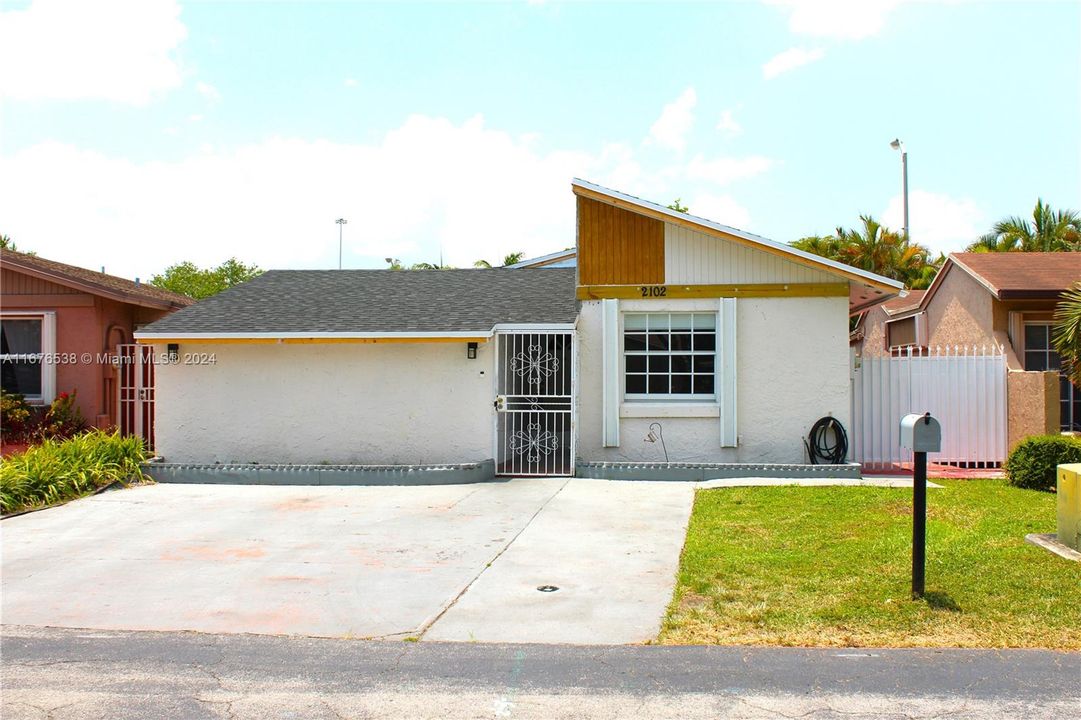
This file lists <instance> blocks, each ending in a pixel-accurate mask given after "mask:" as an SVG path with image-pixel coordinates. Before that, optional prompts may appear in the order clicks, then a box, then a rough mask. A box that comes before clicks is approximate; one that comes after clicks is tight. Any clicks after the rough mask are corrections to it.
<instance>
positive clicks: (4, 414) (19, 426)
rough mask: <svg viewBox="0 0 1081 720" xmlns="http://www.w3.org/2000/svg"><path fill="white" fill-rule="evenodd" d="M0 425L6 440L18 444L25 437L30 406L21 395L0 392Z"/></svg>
mask: <svg viewBox="0 0 1081 720" xmlns="http://www.w3.org/2000/svg"><path fill="white" fill-rule="evenodd" d="M0 424H2V425H3V429H4V435H5V436H7V439H9V440H12V441H15V442H18V441H20V440H22V439H23V437H25V435H26V433H27V430H28V426H29V424H30V406H29V405H28V404H27V403H26V399H25V398H23V396H22V395H19V394H18V393H9V392H4V391H3V390H0Z"/></svg>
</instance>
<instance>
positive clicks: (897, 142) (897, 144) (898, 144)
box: [890, 138, 909, 240]
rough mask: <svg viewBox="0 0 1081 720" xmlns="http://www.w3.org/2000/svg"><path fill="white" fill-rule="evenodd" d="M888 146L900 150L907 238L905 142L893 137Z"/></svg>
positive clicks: (902, 197) (906, 234) (906, 153)
mask: <svg viewBox="0 0 1081 720" xmlns="http://www.w3.org/2000/svg"><path fill="white" fill-rule="evenodd" d="M890 147H891V148H893V149H894V150H900V151H901V202H902V204H903V205H904V217H905V221H904V222H905V227H904V236H905V240H908V239H909V237H908V235H909V227H908V151H907V150H905V144H904V143H903V142H901V140H900V139H898V138H894V140H893V142H891V143H890Z"/></svg>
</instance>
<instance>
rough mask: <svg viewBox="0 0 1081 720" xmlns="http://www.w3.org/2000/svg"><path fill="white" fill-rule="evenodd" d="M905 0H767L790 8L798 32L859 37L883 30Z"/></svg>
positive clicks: (790, 22)
mask: <svg viewBox="0 0 1081 720" xmlns="http://www.w3.org/2000/svg"><path fill="white" fill-rule="evenodd" d="M902 1H903V0H764V2H765V3H766V4H767V5H777V6H780V7H782V8H784V9H786V10H787V11H788V12H789V16H788V29H789V30H791V31H792V32H793V33H795V34H797V35H810V36H814V37H830V38H843V39H848V40H859V39H862V38H867V37H871V36H873V35H877V34H878V33H879V32H881V30H882V28H883V27H884V26H885V24H886V18H887V17H888V16H889V14H890V13H891V12H892V11H893V10H894V8H896V7H897V6H898V5H900V4H901V3H902Z"/></svg>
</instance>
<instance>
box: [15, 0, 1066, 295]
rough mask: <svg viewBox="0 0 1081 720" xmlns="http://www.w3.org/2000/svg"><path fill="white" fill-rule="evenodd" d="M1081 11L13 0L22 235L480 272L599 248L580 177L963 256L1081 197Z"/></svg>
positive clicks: (779, 226)
mask: <svg viewBox="0 0 1081 720" xmlns="http://www.w3.org/2000/svg"><path fill="white" fill-rule="evenodd" d="M1079 37H1081V4H1078V3H1074V2H1046V3H1040V2H1013V3H1010V2H966V1H963V0H954V1H953V2H941V3H936V2H905V1H903V0H865V1H864V2H851V1H842V0H832V1H829V0H824V1H823V2H816V1H814V0H808V1H807V2H797V1H795V0H765V1H763V2H753V1H750V0H748V1H747V2H725V3H712V4H707V3H695V4H672V3H667V4H614V3H606V4H583V3H566V4H565V3H554V2H547V3H507V4H469V5H467V4H450V3H443V4H407V3H398V4H392V5H379V4H368V3H357V2H331V3H256V2H236V3H218V2H198V3H181V4H179V5H177V4H176V3H174V2H171V1H169V0H161V1H160V2H159V1H158V0H127V1H125V2H115V3H114V2H100V3H79V2H75V3H71V2H61V1H60V0H51V1H48V2H43V1H41V0H37V1H35V2H10V1H8V2H3V3H2V4H0V66H2V67H4V68H10V69H13V70H12V71H10V72H5V73H3V74H2V75H0V94H2V97H3V100H2V102H3V105H2V123H3V124H2V127H0V162H2V164H3V165H2V167H3V169H4V171H3V172H2V173H0V232H4V233H6V234H9V235H11V236H12V237H13V238H14V239H15V240H16V242H17V243H18V244H19V245H20V246H21V247H23V248H29V249H34V250H36V251H38V252H39V253H40V254H41V255H43V256H46V257H50V258H54V259H58V260H62V261H67V262H72V263H75V264H80V265H85V266H88V267H94V268H97V267H100V266H102V265H104V266H105V267H106V268H107V270H109V271H110V272H115V273H117V274H121V275H125V276H129V277H134V276H142V277H147V276H149V275H150V274H152V273H153V272H156V271H160V270H161V269H162V268H164V267H165V266H166V265H168V264H170V263H173V262H178V261H181V260H185V259H190V260H194V261H196V262H198V263H200V264H211V263H217V262H220V261H221V260H224V259H225V258H227V257H229V256H232V255H235V256H237V257H239V258H241V259H242V260H245V261H248V262H255V263H258V264H259V265H261V266H263V267H332V266H335V265H336V264H337V238H338V236H337V231H338V227H337V226H336V225H335V224H334V219H335V218H337V217H340V216H343V217H345V218H347V219H348V220H349V224H348V225H346V226H345V253H344V254H345V264H346V266H348V267H381V266H385V262H384V261H383V258H385V257H388V256H392V257H397V258H401V259H402V260H404V261H406V262H416V261H420V260H428V261H432V260H435V259H437V258H438V257H439V256H440V254H442V256H443V257H444V259H445V260H447V261H449V262H451V263H453V264H456V265H458V266H468V265H470V264H472V261H473V260H475V259H477V258H481V257H484V258H488V259H491V260H495V259H498V258H500V257H502V255H503V254H505V253H506V252H510V251H513V250H524V251H526V252H527V253H528V254H542V253H544V252H549V251H552V250H557V249H561V248H564V247H568V246H571V245H573V243H574V203H573V198H572V195H571V193H570V179H571V178H572V177H574V176H580V177H584V178H586V179H589V180H593V181H595V182H599V183H601V184H606V185H609V186H612V187H615V188H617V189H620V190H624V191H627V192H631V193H634V194H639V195H641V196H643V197H646V198H648V199H652V200H658V201H663V202H668V201H670V200H672V199H673V198H675V197H680V198H682V199H683V201H684V203H685V204H687V205H689V206H690V208H691V211H692V212H694V213H696V214H700V215H704V216H706V217H709V218H711V219H713V220H717V221H719V222H725V223H728V224H730V225H734V226H737V227H740V228H742V229H745V230H749V231H752V232H756V233H759V234H762V235H765V236H767V237H771V238H773V239H776V240H781V241H789V240H792V239H795V238H798V237H800V236H803V235H808V234H815V233H827V232H830V231H831V230H832V229H833V228H834V227H835V226H836V225H838V224H844V225H846V226H851V225H854V224H855V223H856V222H857V220H858V216H859V214H861V213H870V214H873V215H875V216H877V217H880V218H883V219H885V220H886V221H887V222H888V223H890V224H892V225H896V226H899V225H900V170H899V166H900V158H899V156H898V153H896V152H895V151H893V150H891V149H890V148H889V141H890V140H891V139H893V138H894V137H900V138H901V139H902V140H904V142H905V144H906V146H907V148H908V150H909V153H910V155H909V159H910V189H911V194H912V202H911V205H912V226H913V227H912V232H913V236H914V238H915V239H916V240H918V241H921V242H924V243H926V244H928V245H930V246H932V247H933V248H934V249H936V250H944V251H950V250H958V249H961V248H962V247H963V246H964V245H965V244H966V243H967V242H969V241H971V240H972V239H973V238H974V237H975V236H977V235H978V234H980V233H981V232H984V231H985V230H986V229H987V227H988V226H989V225H990V224H991V222H993V221H994V220H995V219H997V218H999V217H1001V216H1004V215H1008V214H1027V213H1029V212H1030V211H1031V208H1032V205H1033V204H1034V202H1035V200H1036V197H1037V196H1042V197H1044V198H1045V199H1046V200H1049V201H1050V202H1051V203H1052V204H1054V205H1055V206H1060V207H1072V208H1075V209H1081V133H1079V128H1081V71H1079V68H1081V49H1079V43H1078V39H1079Z"/></svg>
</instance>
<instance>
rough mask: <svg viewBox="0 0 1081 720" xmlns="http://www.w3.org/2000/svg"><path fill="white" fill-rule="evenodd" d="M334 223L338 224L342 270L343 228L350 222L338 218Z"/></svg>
mask: <svg viewBox="0 0 1081 720" xmlns="http://www.w3.org/2000/svg"><path fill="white" fill-rule="evenodd" d="M334 222H336V223H338V269H339V270H341V269H342V227H343V226H344V225H345V224H346V223H347V222H349V221H348V220H346V219H345V218H338V219H337V220H335V221H334Z"/></svg>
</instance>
